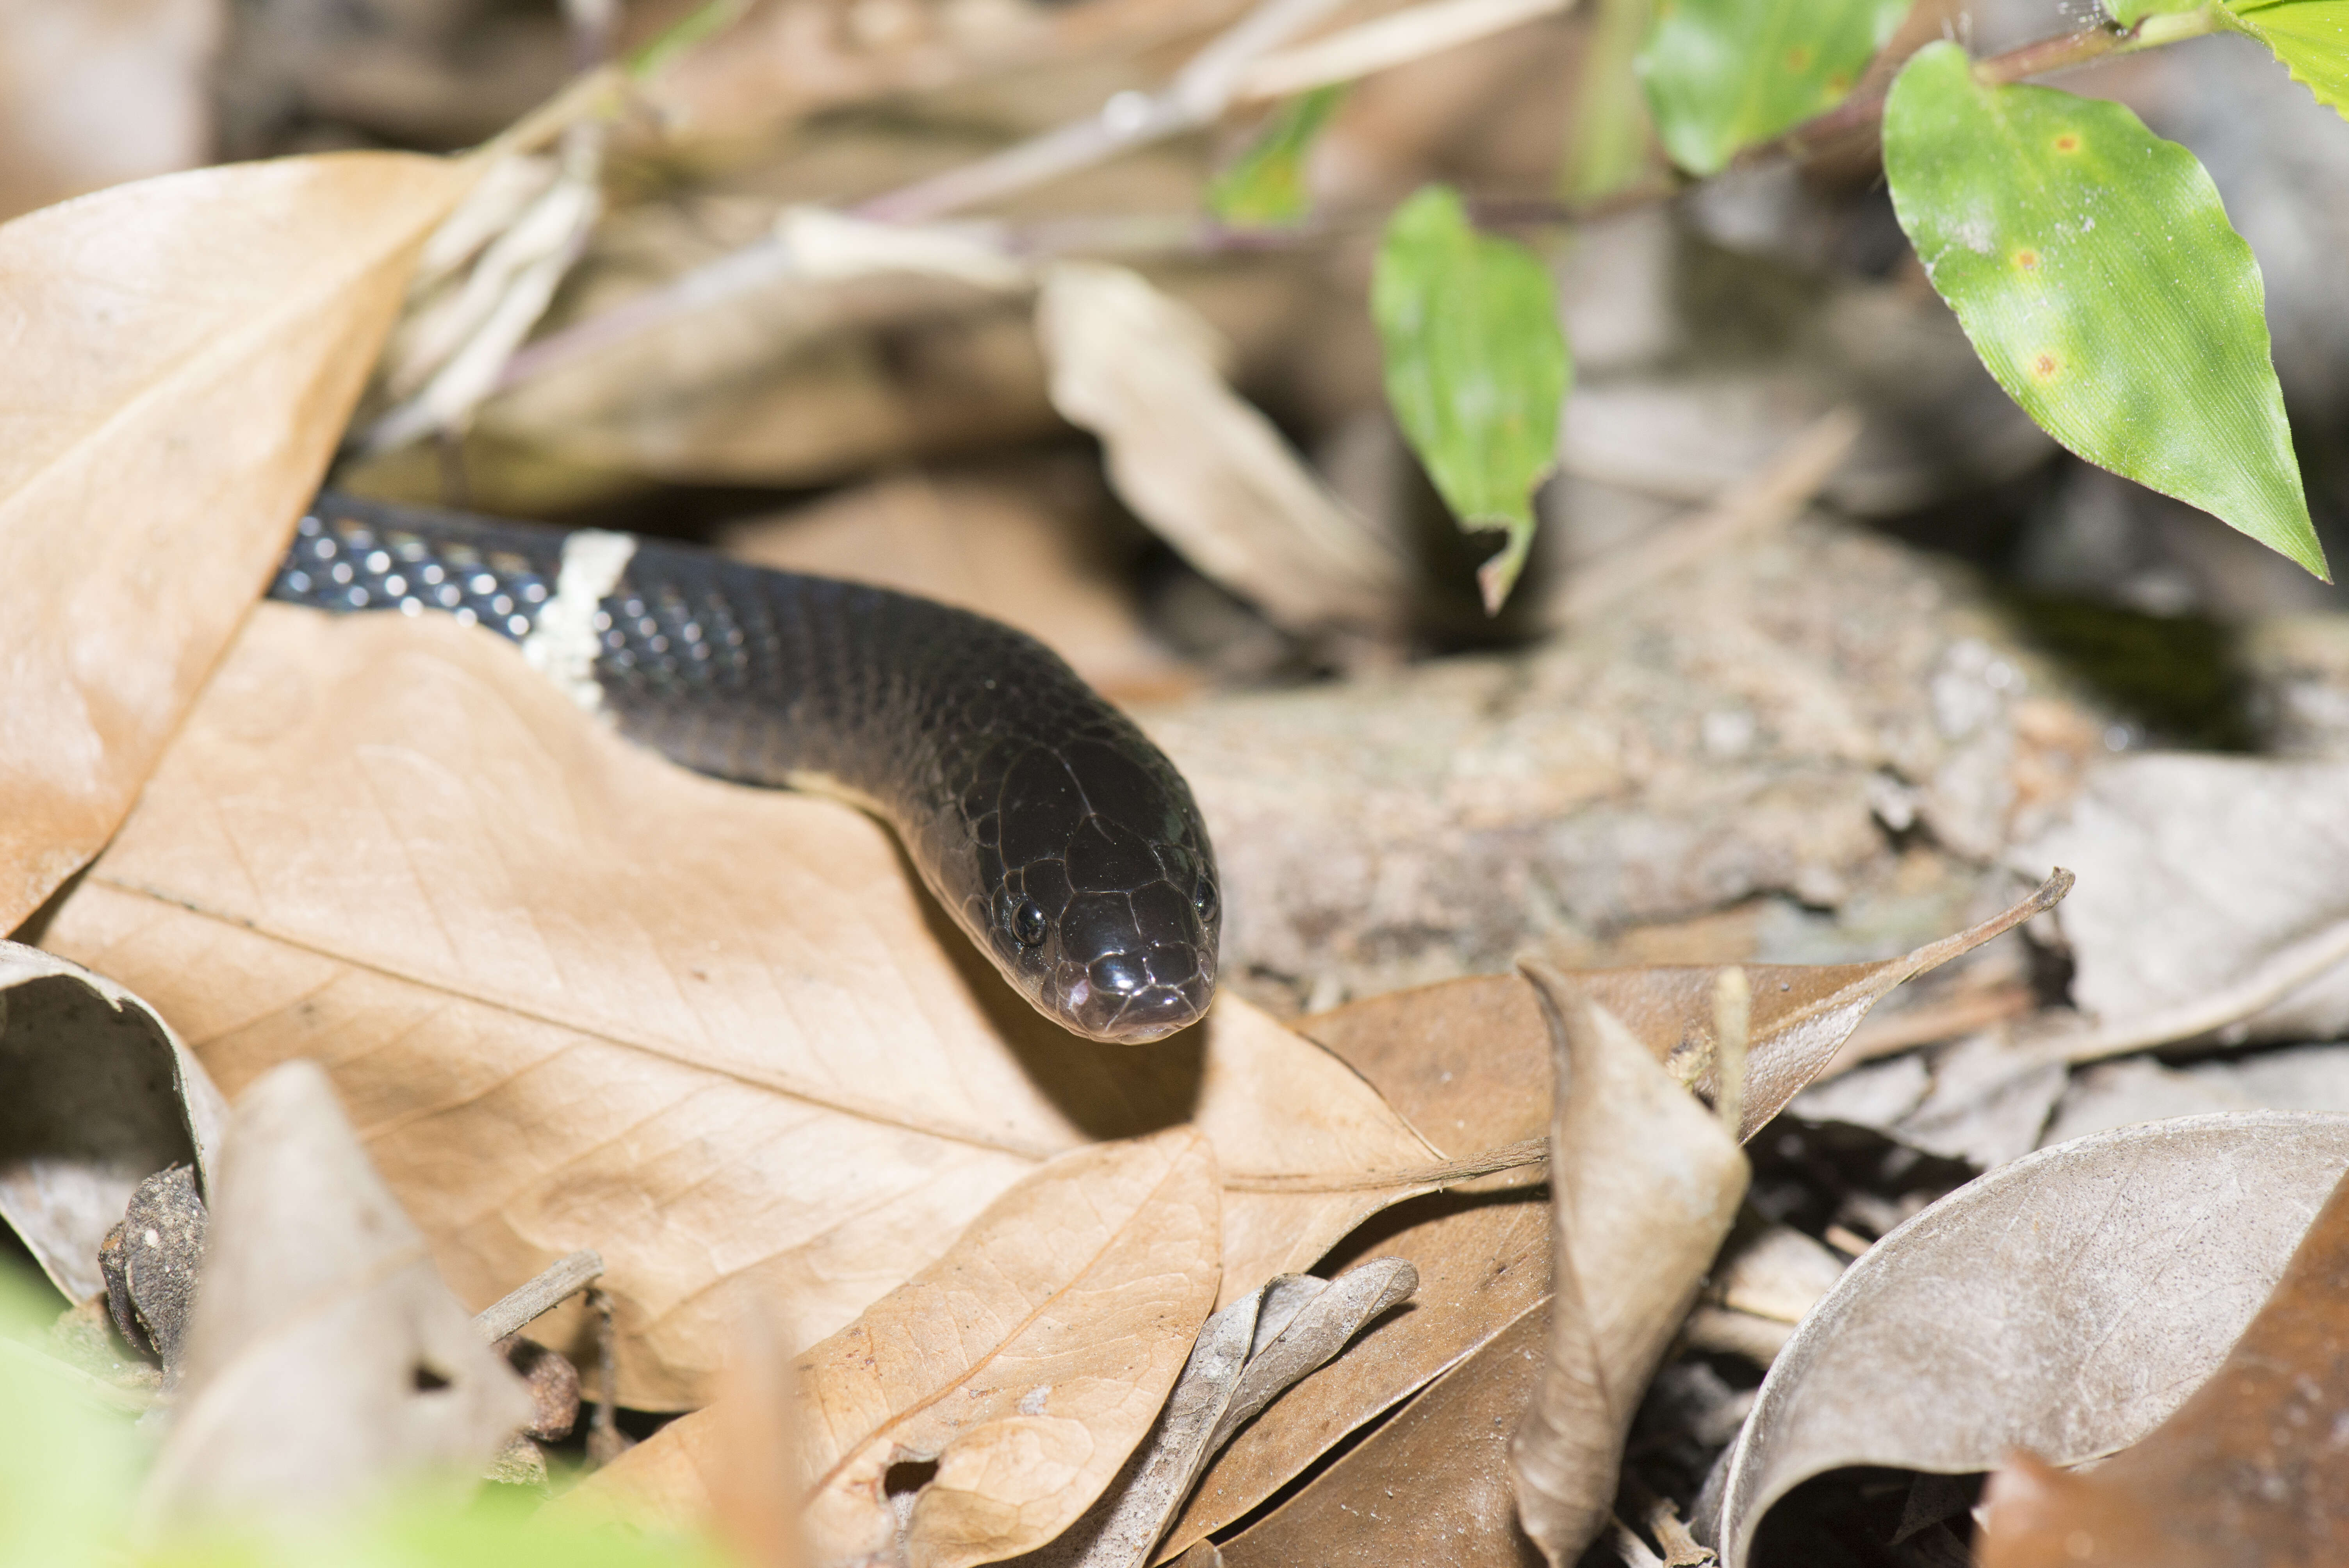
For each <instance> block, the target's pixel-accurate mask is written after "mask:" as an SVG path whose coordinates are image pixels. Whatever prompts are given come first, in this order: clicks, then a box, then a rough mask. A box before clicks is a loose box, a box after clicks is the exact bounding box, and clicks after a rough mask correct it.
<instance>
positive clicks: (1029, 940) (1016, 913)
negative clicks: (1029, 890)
mask: <svg viewBox="0 0 2349 1568" xmlns="http://www.w3.org/2000/svg"><path fill="white" fill-rule="evenodd" d="M1011 934H1012V935H1014V936H1016V937H1018V938H1019V945H1020V946H1022V947H1036V946H1040V945H1041V944H1042V943H1043V941H1044V906H1043V905H1042V904H1040V903H1037V902H1036V901H1035V900H1034V899H1032V898H1023V899H1021V900H1020V901H1019V908H1017V909H1015V910H1013V911H1012V912H1011Z"/></svg>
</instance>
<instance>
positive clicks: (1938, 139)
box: [1884, 43, 2325, 577]
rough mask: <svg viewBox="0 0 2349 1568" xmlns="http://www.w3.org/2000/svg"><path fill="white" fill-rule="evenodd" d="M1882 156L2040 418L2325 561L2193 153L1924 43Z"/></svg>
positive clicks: (2247, 264) (2236, 266) (1977, 330)
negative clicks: (1988, 77)
mask: <svg viewBox="0 0 2349 1568" xmlns="http://www.w3.org/2000/svg"><path fill="white" fill-rule="evenodd" d="M1884 170H1885V177H1886V179H1887V180H1888V181H1889V183H1890V185H1891V188H1892V202H1893V207H1894V209H1895V211H1897V212H1898V213H1899V218H1900V226H1901V227H1902V228H1903V229H1904V230H1906V231H1907V232H1908V234H1909V241H1910V242H1912V243H1913V244H1914V245H1915V246H1916V248H1917V255H1918V258H1919V259H1920V261H1922V262H1923V263H1924V265H1925V270H1926V272H1927V273H1928V274H1929V275H1930V277H1931V278H1932V280H1933V286H1934V287H1935V288H1936V289H1939V290H1940V294H1941V297H1942V298H1943V299H1945V300H1947V301H1949V302H1950V306H1951V309H1952V310H1954V311H1956V312H1957V315H1958V320H1959V322H1960V323H1961V324H1962V325H1964V327H1965V329H1966V335H1967V336H1968V337H1969V338H1971V340H1972V342H1973V346H1974V349H1975V351H1976V352H1977V353H1979V354H1980V355H1981V356H1982V363H1983V364H1984V365H1985V366H1989V368H1990V372H1991V374H1992V376H1994V377H1997V378H1998V384H1999V385H2000V386H2002V387H2005V388H2006V390H2007V392H2008V394H2009V395H2010V396H2011V397H2013V398H2014V400H2015V401H2016V402H2017V403H2020V404H2021V405H2022V406H2023V408H2024V410H2025V411H2026V412H2028V413H2029V414H2030V415H2031V417H2032V418H2033V419H2035V420H2037V421H2038V422H2039V423H2040V425H2041V426H2042V427H2044V428H2045V429H2046V431H2047V433H2048V434H2050V435H2052V436H2054V438H2056V439H2057V440H2059V441H2061V442H2063V443H2064V446H2066V447H2068V448H2070V449H2072V450H2073V451H2075V452H2077V453H2078V454H2079V455H2080V456H2082V457H2084V458H2085V459H2088V460H2089V461H2090V462H2092V463H2096V464H2100V465H2101V466H2103V467H2105V468H2107V469H2112V470H2113V471H2114V472H2115V473H2117V474H2121V475H2123V476H2125V477H2127V478H2128V479H2132V480H2137V482H2138V483H2139V484H2143V485H2146V486H2148V487H2150V488H2151V489H2154V490H2160V491H2161V492H2163V493H2164V494H2166V495H2173V496H2176V497H2178V499H2179V500H2184V501H2187V502H2189V503H2191V504H2192V505H2195V506H2198V507H2200V508H2201V509H2202V510H2203V511H2208V512H2210V513H2212V514H2214V515H2215V516H2217V517H2218V518H2219V519H2220V521H2224V522H2226V523H2227V524H2229V525H2230V527H2233V528H2237V529H2240V530H2241V531H2243V532H2245V533H2248V534H2250V535H2251V537H2252V538H2253V539H2256V540H2258V541H2259V542H2261V543H2262V544H2265V545H2267V546H2269V547H2270V548H2271V549H2273V550H2276V551H2279V552H2282V553H2283V554H2284V555H2286V556H2289V557H2290V558H2291V559H2292V560H2293V561H2296V562H2299V563H2300V564H2301V565H2302V566H2304V567H2306V568H2307V569H2308V570H2309V571H2311V572H2313V573H2316V574H2317V575H2318V576H2320V577H2322V576H2324V575H2325V564H2324V551H2323V546H2322V545H2320V544H2319V543H2318V542H2317V539H2316V533H2315V531H2314V529H2313V527H2312V526H2311V524H2310V521H2309V516H2308V501H2307V499H2306V496H2305V494H2304V492H2303V491H2302V486H2301V478H2300V466H2299V463H2298V461H2297V460H2296V459H2295V458H2294V457H2293V454H2292V431H2291V428H2290V427H2289V426H2288V425H2287V424H2286V423H2285V421H2284V411H2283V393H2282V389H2281V388H2280V387H2278V385H2277V383H2276V375H2275V367H2274V365H2273V363H2272V362H2271V359H2270V356H2269V353H2268V329H2267V318H2266V315H2265V306H2264V298H2265V295H2264V291H2263V289H2262V287H2261V281H2260V271H2259V265H2258V263H2256V262H2255V261H2254V260H2253V259H2252V257H2251V247H2250V246H2249V245H2247V244H2245V243H2244V242H2243V239H2242V236H2240V234H2238V233H2236V232H2235V231H2234V229H2233V228H2232V226H2230V224H2229V223H2228V222H2227V213H2226V209H2225V208H2224V207H2223V206H2222V205H2221V204H2220V200H2219V192H2218V189H2217V188H2216V187H2215V186H2213V185H2212V184H2211V183H2210V177H2209V174H2207V173H2205V172H2204V171H2203V169H2202V166H2201V164H2200V163H2199V162H2197V161H2196V160H2195V158H2194V155H2193V154H2192V153H2190V152H2189V151H2187V150H2186V149H2184V148H2182V147H2180V146H2178V144H2177V143H2175V142H2171V141H2165V140H2163V139H2161V138H2159V137H2158V136H2156V135H2154V134H2153V133H2152V132H2151V131H2149V130H2147V129H2146V128H2145V125H2144V122H2142V121H2141V120H2139V119H2137V116H2136V115H2135V114H2133V113H2131V112H2130V111H2129V110H2128V109H2127V108H2124V107H2122V106H2121V105H2119V104H2116V103H2107V102H2104V101H2102V100H2099V99H2094V98H2079V97H2076V96H2075V95H2073V94H2071V93H2065V92H2059V91H2056V90H2054V89H2053V88H2036V87H1996V86H1991V85H1988V84H1986V83H1983V82H1982V81H1980V80H1978V79H1977V78H1976V77H1975V75H1974V72H1973V68H1972V67H1971V64H1970V63H1969V62H1968V61H1967V59H1966V56H1965V51H1964V50H1962V49H1961V48H1959V47H1958V46H1956V45H1955V44H1950V43H1938V44H1932V45H1929V46H1926V47H1925V48H1923V49H1920V51H1918V53H1917V55H1916V57H1914V58H1912V59H1911V60H1910V61H1909V64H1908V66H1907V67H1904V68H1903V69H1902V71H1901V73H1900V77H1899V80H1898V81H1896V82H1895V83H1894V84H1893V88H1892V93H1891V97H1890V98H1889V99H1888V100H1887V102H1886V104H1885V109H1884Z"/></svg>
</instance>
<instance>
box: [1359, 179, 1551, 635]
mask: <svg viewBox="0 0 2349 1568" xmlns="http://www.w3.org/2000/svg"><path fill="white" fill-rule="evenodd" d="M1371 315H1372V316H1373V317H1374V318H1375V319H1376V320H1377V322H1378V326H1379V338H1380V341H1381V343H1382V344H1383V345H1384V346H1385V348H1386V383H1387V402H1388V403H1389V404H1390V405H1391V406H1392V407H1393V409H1394V416H1395V421H1396V423H1398V424H1399V425H1401V426H1402V433H1403V436H1404V438H1405V439H1407V440H1409V441H1410V442H1411V447H1412V450H1413V451H1414V452H1417V453H1418V454H1419V460H1420V463H1421V464H1422V466H1423V467H1424V468H1425V469H1427V475H1428V478H1429V479H1431V480H1434V482H1435V488H1436V490H1437V492H1438V493H1439V494H1441V495H1442V496H1443V497H1444V504H1445V505H1446V506H1448V507H1450V508H1451V509H1452V513H1453V515H1454V517H1456V518H1458V519H1459V520H1460V525H1461V527H1463V528H1464V529H1467V530H1470V531H1475V530H1480V529H1506V530H1507V531H1508V535H1509V537H1508V542H1507V543H1506V544H1505V545H1504V546H1503V547H1502V550H1501V552H1500V553H1499V554H1497V555H1495V556H1494V557H1493V558H1492V559H1491V560H1490V561H1487V562H1485V564H1484V565H1483V566H1482V567H1481V568H1479V569H1478V571H1477V573H1476V581H1477V583H1478V584H1479V585H1480V586H1481V587H1482V588H1483V590H1484V594H1485V610H1486V611H1487V613H1495V612H1497V611H1498V610H1499V609H1500V607H1501V603H1502V601H1504V600H1505V599H1506V598H1507V597H1508V595H1509V590H1510V588H1511V587H1512V586H1514V585H1515V584H1516V580H1517V573H1519V572H1520V571H1521V570H1522V569H1523V568H1524V566H1525V562H1526V550H1527V548H1528V547H1530V546H1531V544H1532V543H1533V537H1534V514H1533V489H1534V486H1536V485H1537V484H1539V483H1540V482H1541V480H1542V478H1543V476H1544V475H1546V474H1547V473H1548V472H1549V470H1550V469H1551V467H1552V466H1553V465H1554V464H1555V462H1556V461H1557V421H1558V413H1559V410H1560V409H1561V408H1562V407H1564V406H1565V403H1566V388H1567V386H1568V382H1569V381H1570V380H1571V379H1572V377H1573V366H1572V364H1571V362H1570V361H1569V359H1568V356H1567V349H1566V334H1565V332H1564V331H1563V330H1562V329H1561V328H1560V327H1559V325H1558V321H1557V294H1555V292H1554V291H1553V290H1552V288H1551V286H1550V279H1549V273H1548V271H1547V269H1546V268H1545V267H1544V266H1543V265H1542V263H1541V262H1540V261H1539V260H1538V259H1537V257H1536V256H1535V255H1534V253H1532V252H1531V251H1528V250H1526V248H1525V247H1524V246H1523V245H1519V244H1516V243H1513V242H1510V241H1507V240H1500V239H1495V238H1493V237H1492V236H1490V235H1487V234H1479V233H1478V232H1476V231H1475V229H1473V228H1471V227H1470V226H1469V223H1468V215H1467V213H1466V212H1465V211H1463V210H1462V208H1461V205H1460V198H1459V196H1458V194H1457V193H1456V192H1454V191H1453V190H1452V189H1451V187H1449V186H1445V185H1429V186H1425V187H1423V188H1422V189H1421V190H1420V191H1418V192H1417V193H1415V194H1414V195H1413V197H1412V198H1411V200H1409V201H1405V202H1404V203H1403V204H1402V206H1400V207H1398V208H1396V209H1395V211H1394V216H1393V217H1392V218H1390V219H1389V220H1388V221H1387V229H1386V234H1385V236H1384V238H1383V239H1381V242H1380V243H1379V258H1378V265H1377V268H1376V270H1375V272H1374V273H1372V276H1371Z"/></svg>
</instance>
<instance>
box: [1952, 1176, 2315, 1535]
mask: <svg viewBox="0 0 2349 1568" xmlns="http://www.w3.org/2000/svg"><path fill="white" fill-rule="evenodd" d="M2344 1308H2349V1181H2344V1182H2341V1183H2337V1184H2336V1185H2335V1186H2334V1187H2333V1195H2332V1197H2330V1198H2329V1199H2327V1200H2326V1202H2325V1204H2324V1207H2323V1210H2322V1211H2321V1212H2319V1213H2318V1214H2317V1216H2316V1219H2315V1221H2314V1222H2313V1223H2312V1224H2311V1225H2310V1226H2309V1227H2308V1233H2307V1234H2306V1235H2304V1236H2302V1238H2301V1242H2300V1246H2299V1248H2298V1249H2297V1250H2296V1251H2295V1252H2294V1253H2292V1261H2291V1263H2290V1264H2287V1265H2286V1267H2285V1269H2284V1274H2283V1278H2282V1280H2280V1281H2279V1282H2277V1284H2276V1288H2275V1294H2274V1295H2271V1296H2269V1297H2268V1299H2267V1302H2266V1304H2265V1305H2262V1306H2261V1308H2260V1314H2259V1315H2258V1316H2257V1317H2254V1318H2253V1319H2251V1326H2250V1327H2248V1328H2246V1329H2245V1330H2244V1331H2243V1336H2242V1338H2240V1340H2238V1341H2236V1343H2235V1347H2234V1349H2232V1350H2231V1351H2230V1352H2228V1355H2227V1360H2226V1363H2225V1365H2223V1366H2221V1367H2220V1368H2219V1370H2218V1371H2217V1372H2215V1373H2213V1374H2212V1375H2211V1377H2210V1379H2209V1382H2207V1383H2204V1384H2203V1385H2202V1387H2200V1388H2199V1389H2197V1390H2196V1391H2195V1394H2194V1397H2193V1398H2189V1400H2187V1401H2186V1403H2185V1404H2183V1405H2181V1406H2179V1407H2178V1410H2177V1412H2176V1413H2175V1414H2173V1415H2172V1416H2171V1417H2170V1418H2169V1419H2168V1420H2167V1421H2164V1422H2163V1423H2162V1424H2161V1425H2160V1426H2158V1427H2157V1428H2155V1429H2153V1430H2152V1431H2151V1432H2150V1433H2148V1434H2147V1436H2146V1437H2145V1438H2144V1439H2143V1440H2141V1441H2139V1442H2137V1443H2135V1444H2133V1445H2131V1446H2130V1447H2129V1448H2127V1449H2123V1450H2122V1451H2121V1452H2119V1453H2117V1454H2116V1455H2114V1456H2113V1457H2112V1458H2111V1459H2109V1460H2106V1461H2105V1462H2104V1463H2102V1464H2100V1465H2098V1466H2096V1467H2095V1469H2094V1470H2086V1471H2073V1472H2066V1471H2064V1470H2056V1469H2054V1467H2053V1466H2050V1465H2048V1464H2046V1463H2045V1462H2044V1461H2043V1460H2038V1459H2036V1458H2034V1457H2033V1456H2032V1455H2031V1454H2029V1453H2022V1454H2017V1455H2016V1456H2015V1457H2014V1458H2013V1460H2010V1461H2009V1462H2008V1463H2007V1464H2006V1465H2004V1466H2002V1468H2001V1469H2000V1470H1999V1473H1998V1474H1997V1475H1995V1476H1993V1477H1992V1478H1991V1482H1990V1485H1989V1487H1988V1489H1987V1490H1986V1491H1985V1493H1984V1497H1983V1502H1984V1513H1983V1520H1982V1565H1983V1568H2072V1565H2073V1564H2075V1563H2080V1562H2082V1561H2084V1560H2085V1561H2086V1562H2090V1563H2097V1562H2106V1563H2131V1564H2134V1565H2136V1568H2202V1565H2203V1564H2206V1563H2226V1562H2230V1561H2231V1562H2234V1563H2245V1564H2259V1565H2261V1568H2266V1565H2273V1568H2284V1565H2285V1564H2288V1563H2338V1562H2340V1561H2341V1560H2342V1559H2343V1558H2344V1556H2349V1454H2344V1452H2343V1451H2342V1444H2341V1442H2340V1439H2339V1438H2338V1436H2337V1435H2336V1434H2338V1433H2339V1432H2341V1431H2342V1429H2344V1426H2349V1356H2344V1355H2343V1354H2342V1346H2341V1317H2342V1313H2343V1311H2344ZM2084 1537H2085V1545H2086V1550H2085V1551H2083V1550H2082V1543H2083V1538H2084Z"/></svg>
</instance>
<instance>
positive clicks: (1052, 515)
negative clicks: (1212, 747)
mask: <svg viewBox="0 0 2349 1568" xmlns="http://www.w3.org/2000/svg"><path fill="white" fill-rule="evenodd" d="M1107 501H1108V498H1107V495H1106V493H1105V492H1104V491H1103V490H1102V488H1101V486H1100V484H1099V482H1098V480H1096V479H1095V478H1094V476H1093V475H1092V473H1091V472H1082V473H1081V472H1079V471H1077V470H1076V469H1073V468H1071V467H1069V466H1065V465H1054V466H1052V467H1050V468H1027V469H1019V470H1016V471H1015V472H1013V473H1010V474H1006V475H1003V476H1001V477H995V476H991V475H977V474H973V475H967V476H949V477H944V478H931V477H928V476H924V475H910V476H905V477H901V478H893V479H885V480H878V481H876V482H874V483H873V484H869V485H865V486H863V487H861V488H859V489H856V490H850V491H848V492H846V493H844V494H842V495H838V496H833V497H831V498H828V499H826V500H823V501H820V502H818V503H816V504H815V505H813V506H810V507H805V508H802V509H801V510H799V511H790V512H785V513H783V514H782V515H781V516H779V517H773V518H766V519H761V520H759V521H752V522H746V523H738V524H736V525H734V526H732V527H730V528H728V529H726V530H725V531H723V532H722V533H720V534H719V538H718V540H717V544H718V546H719V548H720V549H721V550H724V551H725V552H727V553H729V554H730V555H737V556H740V557H741V558H742V559H743V560H745V561H753V562H758V563H759V564H760V565H761V566H775V567H781V568H782V569H783V570H784V571H787V572H812V573H819V574H822V575H824V576H831V577H849V578H854V579H855V580H856V581H858V582H861V583H879V584H880V585H881V586H883V587H885V588H895V589H896V590H898V591H899V592H900V593H918V594H921V595H923V596H925V597H927V598H932V599H937V600H942V601H944V602H945V603H950V604H959V605H961V606H963V607H964V608H965V609H969V610H976V611H978V612H979V613H980V614H985V615H992V616H994V617H995V618H996V619H997V620H999V621H1001V622H1004V623H1005V624H1009V625H1013V626H1017V627H1019V629H1020V630H1021V631H1023V632H1026V633H1028V634H1030V636H1033V637H1036V638H1038V639H1040V640H1041V641H1042V642H1043V643H1044V644H1045V645H1048V646H1049V647H1050V648H1051V650H1052V651H1053V652H1054V653H1057V654H1059V655H1061V657H1062V658H1064V659H1066V660H1068V661H1069V664H1070V665H1071V667H1072V668H1073V669H1075V671H1076V672H1077V674H1079V675H1081V676H1083V677H1084V678H1085V681H1086V684H1087V685H1089V686H1092V687H1093V688H1094V689H1095V690H1097V691H1100V692H1102V694H1104V695H1105V696H1108V697H1109V698H1110V699H1111V700H1112V701H1113V702H1114V701H1124V700H1132V699H1134V698H1137V697H1165V696H1174V695H1177V694H1179V693H1182V692H1184V691H1185V690H1186V689H1187V688H1189V687H1190V686H1193V685H1195V683H1196V679H1197V673H1196V671H1195V670H1193V669H1191V668H1189V667H1188V666H1186V665H1184V664H1183V662H1182V661H1181V660H1179V659H1177V658H1175V657H1174V655H1173V654H1171V653H1170V652H1169V651H1168V650H1167V649H1166V648H1165V647H1164V645H1162V644H1160V643H1158V642H1157V641H1156V640H1155V639H1154V638H1153V637H1151V635H1150V634H1149V633H1148V632H1147V631H1145V630H1144V629H1143V624H1142V614H1141V609H1140V606H1139V605H1138V604H1137V603H1135V600H1134V595H1133V587H1132V585H1131V583H1130V582H1129V581H1128V579H1127V578H1126V576H1125V575H1124V574H1123V572H1122V571H1121V570H1120V568H1121V566H1122V565H1123V563H1122V562H1118V561H1117V560H1116V559H1115V558H1114V556H1113V554H1112V551H1111V550H1109V549H1107V548H1105V543H1106V541H1105V535H1106V533H1107V528H1106V521H1107V520H1106V518H1105V517H1104V515H1103V513H1104V512H1105V511H1106V510H1107Z"/></svg>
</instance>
